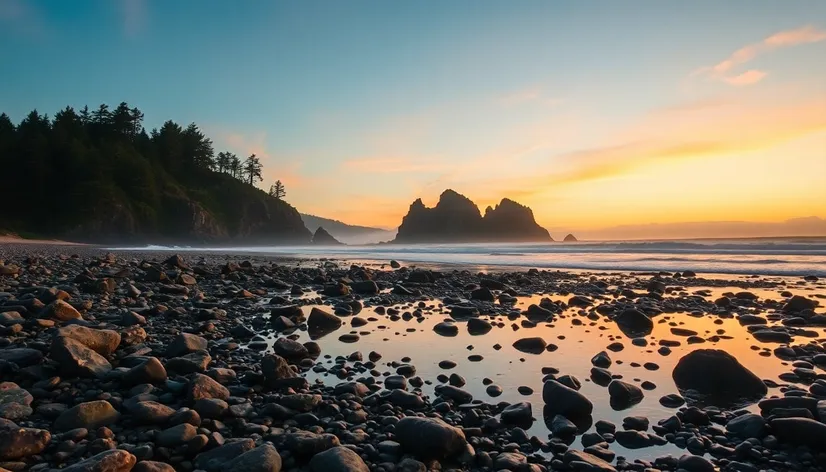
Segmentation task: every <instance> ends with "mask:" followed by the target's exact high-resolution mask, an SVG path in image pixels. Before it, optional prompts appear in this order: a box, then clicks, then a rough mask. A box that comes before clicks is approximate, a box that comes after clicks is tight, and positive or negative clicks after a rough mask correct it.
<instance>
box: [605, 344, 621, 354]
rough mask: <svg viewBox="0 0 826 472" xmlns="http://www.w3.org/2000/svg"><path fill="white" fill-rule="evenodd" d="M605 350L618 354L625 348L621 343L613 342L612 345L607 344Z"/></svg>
mask: <svg viewBox="0 0 826 472" xmlns="http://www.w3.org/2000/svg"><path fill="white" fill-rule="evenodd" d="M606 349H608V350H609V351H611V352H620V351H622V350H623V349H625V346H624V345H623V344H622V343H621V342H613V343H611V344H609V345H608V346H607V347H606Z"/></svg>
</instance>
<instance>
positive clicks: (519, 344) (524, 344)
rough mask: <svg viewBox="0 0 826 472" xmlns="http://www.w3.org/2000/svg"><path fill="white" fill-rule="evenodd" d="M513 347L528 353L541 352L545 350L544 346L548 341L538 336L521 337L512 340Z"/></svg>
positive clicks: (546, 345)
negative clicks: (514, 340)
mask: <svg viewBox="0 0 826 472" xmlns="http://www.w3.org/2000/svg"><path fill="white" fill-rule="evenodd" d="M513 347H514V349H516V350H517V351H520V352H525V353H528V354H542V353H543V352H545V348H546V347H548V343H546V342H545V340H544V339H542V338H538V337H534V338H522V339H518V340H517V341H516V342H514V343H513Z"/></svg>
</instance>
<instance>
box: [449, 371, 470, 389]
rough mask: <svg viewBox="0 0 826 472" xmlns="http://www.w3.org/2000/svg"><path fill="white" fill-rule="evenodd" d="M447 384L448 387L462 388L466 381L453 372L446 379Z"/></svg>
mask: <svg viewBox="0 0 826 472" xmlns="http://www.w3.org/2000/svg"><path fill="white" fill-rule="evenodd" d="M447 382H448V383H449V384H450V385H453V386H454V387H459V388H461V387H464V386H465V384H467V381H466V380H465V378H464V377H462V376H461V375H459V374H457V373H455V372H454V373H452V374H450V377H448V380H447Z"/></svg>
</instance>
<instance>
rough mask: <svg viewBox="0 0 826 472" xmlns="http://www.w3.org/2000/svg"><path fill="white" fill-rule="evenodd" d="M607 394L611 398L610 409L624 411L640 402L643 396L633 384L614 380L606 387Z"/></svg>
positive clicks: (639, 389) (640, 390)
mask: <svg viewBox="0 0 826 472" xmlns="http://www.w3.org/2000/svg"><path fill="white" fill-rule="evenodd" d="M608 394H609V395H610V397H611V400H610V402H611V408H613V409H615V410H624V409H626V408H630V407H632V406H633V405H636V404H637V403H639V402H641V401H642V399H643V397H644V396H645V395H644V394H643V392H642V389H641V388H639V387H637V386H636V385H634V384H631V383H628V382H624V381H622V380H618V379H614V380H613V381H611V383H610V384H609V385H608Z"/></svg>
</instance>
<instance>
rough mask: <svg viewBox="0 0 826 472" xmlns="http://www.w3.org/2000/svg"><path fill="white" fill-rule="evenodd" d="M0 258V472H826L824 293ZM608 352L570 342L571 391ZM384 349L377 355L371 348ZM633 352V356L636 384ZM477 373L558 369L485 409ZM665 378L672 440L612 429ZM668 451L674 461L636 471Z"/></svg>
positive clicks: (586, 279) (667, 282) (810, 286)
mask: <svg viewBox="0 0 826 472" xmlns="http://www.w3.org/2000/svg"><path fill="white" fill-rule="evenodd" d="M73 254H74V255H73ZM0 259H2V264H0V380H1V381H0V472H2V471H3V470H15V471H16V470H33V471H44V470H52V469H61V470H67V471H129V470H133V471H140V472H150V471H167V470H182V471H195V470H198V471H200V470H203V471H207V472H218V471H223V470H232V471H233V472H246V471H276V472H277V471H280V470H284V471H293V470H296V471H298V470H305V471H313V472H326V471H367V470H374V471H386V472H391V471H398V472H414V471H415V472H418V471H425V470H479V471H483V470H485V471H486V470H490V471H494V470H511V471H520V472H522V471H545V470H586V471H614V470H634V471H655V470H664V471H676V470H684V471H688V472H695V471H696V472H705V471H713V470H718V469H719V470H727V471H729V470H730V471H758V470H777V471H783V470H826V452H824V451H826V424H824V422H826V374H825V373H824V370H823V368H824V366H826V346H824V331H823V327H824V326H826V315H825V314H824V310H823V308H822V306H823V304H824V303H823V302H822V301H819V300H822V299H824V298H826V286H824V283H823V281H822V280H817V278H815V277H808V278H806V279H803V278H797V279H795V280H788V279H778V278H771V279H767V278H759V277H755V278H738V279H737V280H733V279H732V280H723V279H720V278H704V277H702V274H700V275H699V276H698V274H693V273H688V272H685V273H678V274H619V273H601V274H600V273H591V274H579V273H570V272H559V271H540V270H530V271H524V272H501V273H500V272H497V273H495V274H477V273H471V272H469V271H461V270H443V271H435V270H418V269H410V268H407V267H402V264H398V263H395V262H393V263H391V262H388V263H387V264H386V265H384V264H382V265H376V266H356V265H349V264H346V263H343V262H342V261H337V262H333V261H313V262H309V263H308V262H303V263H300V264H299V263H297V261H291V260H284V259H279V260H275V259H273V258H266V257H257V256H226V255H216V254H187V255H186V256H185V257H181V256H178V255H170V254H169V253H155V254H152V253H145V254H144V253H130V252H121V253H116V254H107V253H105V252H103V251H101V250H99V249H96V248H93V247H57V246H29V245H20V244H15V245H11V246H3V247H0ZM718 289H719V290H721V291H723V290H727V289H731V291H726V292H725V293H721V294H718V293H716V291H717V290H718ZM768 292H772V293H776V294H777V296H776V297H769V296H767V295H764V294H765V293H768ZM525 300H530V301H531V302H530V303H529V304H527V305H526V306H525V307H524V308H520V307H521V306H522V305H520V303H526V302H525ZM534 301H535V302H534ZM699 320H703V321H706V322H708V323H709V324H711V325H718V326H724V325H723V323H733V324H734V325H736V326H739V327H741V328H742V332H738V334H737V336H748V337H749V338H748V342H749V343H752V344H753V346H752V350H753V351H755V352H756V353H757V354H756V355H760V356H762V358H765V359H766V360H767V361H769V360H772V361H776V362H775V365H776V367H777V368H779V369H783V373H782V374H780V375H779V376H778V378H777V379H766V378H761V376H758V375H756V374H755V373H754V372H752V371H751V370H749V368H747V367H746V366H745V365H743V364H742V363H741V361H743V359H742V358H741V356H739V355H733V354H730V353H728V352H727V346H730V345H731V344H725V343H726V342H735V341H737V340H732V338H733V337H737V336H734V335H733V334H729V333H728V332H726V331H725V330H724V329H722V328H720V329H717V330H716V331H710V330H705V331H703V330H701V329H698V328H697V327H696V326H695V325H694V324H693V323H695V321H696V322H697V323H699ZM725 326H729V325H728V324H726V325H725ZM563 327H564V331H563ZM662 329H665V330H667V331H668V333H669V336H668V337H667V338H665V337H662V336H659V335H658V333H659V332H660V330H662ZM393 331H395V333H394V332H393ZM600 331H603V332H605V333H608V334H606V335H605V336H604V337H603V338H600V339H601V341H598V342H603V344H596V345H594V344H592V343H584V342H583V343H581V344H587V346H585V347H583V348H582V349H587V351H586V352H590V353H591V354H590V355H588V357H587V358H586V362H587V363H588V364H589V365H590V371H588V372H569V371H566V370H565V365H567V364H565V360H564V359H563V358H562V357H561V356H568V355H570V354H569V353H568V352H567V351H566V350H567V349H569V348H568V346H569V345H568V344H565V343H566V342H567V341H568V340H567V339H566V337H567V338H571V337H575V336H576V334H575V333H583V335H584V333H589V336H594V333H599V332H600ZM721 331H723V332H721ZM652 332H653V333H654V334H652ZM417 333H419V334H417ZM407 334H409V335H410V336H414V335H419V336H421V338H417V339H424V337H425V336H427V337H428V339H435V340H436V341H435V342H434V345H441V346H444V345H445V344H447V345H450V343H451V342H453V341H451V339H456V340H459V339H461V340H464V339H465V336H474V338H473V339H474V340H476V342H475V343H474V344H471V345H468V346H467V348H465V346H464V343H461V344H460V343H459V341H455V344H454V345H453V347H452V348H451V350H450V351H444V352H452V353H453V355H452V356H451V357H450V358H438V359H430V358H429V357H428V354H427V353H426V352H422V349H418V350H411V352H407V353H398V352H397V351H396V350H395V349H393V346H392V345H393V343H394V342H395V341H394V340H398V339H401V337H403V336H405V335H407ZM505 335H508V336H511V335H512V336H515V338H510V337H508V338H505ZM382 336H383V337H384V339H382V340H381V341H386V342H385V343H384V345H385V346H387V349H381V350H380V349H378V348H374V347H375V346H379V345H380V344H379V342H380V340H379V339H378V338H381V337H382ZM500 336H501V338H500ZM600 336H602V334H600ZM490 339H496V340H497V341H499V342H497V344H495V345H494V346H492V348H486V349H488V350H484V349H483V346H482V345H483V344H493V343H492V342H487V341H486V340H490ZM500 339H508V341H507V342H508V344H504V342H503V341H500ZM511 339H513V342H511ZM588 339H592V338H588ZM500 343H502V344H504V345H500ZM701 344H702V346H700V345H701ZM405 346H406V345H405ZM689 346H690V350H689V349H688V347H689ZM345 349H346V350H345ZM491 349H492V350H491ZM633 349H643V350H644V351H639V352H645V353H646V354H645V357H644V358H639V359H636V360H637V362H638V364H637V365H636V366H634V365H633V364H634V363H635V362H630V364H631V366H629V365H628V364H629V363H627V362H626V363H623V362H622V359H620V358H621V357H622V356H623V355H625V354H626V353H630V352H632V350H633ZM435 352H437V351H435V350H434V354H433V355H437V354H435ZM438 352H442V351H438ZM483 352H484V353H485V355H484V356H483V355H482V353H483ZM489 352H490V353H493V355H495V356H501V357H502V358H503V359H505V358H506V359H508V360H507V362H510V363H512V364H513V365H514V366H519V365H531V366H532V365H534V364H532V363H538V362H546V363H547V364H543V366H542V367H541V369H538V370H537V371H536V372H535V375H533V376H532V377H533V378H530V379H527V378H525V379H523V378H519V379H517V380H518V381H519V382H523V383H521V384H519V385H518V387H517V386H515V387H514V388H512V389H510V388H509V387H507V386H506V387H504V388H503V387H502V386H500V385H498V384H497V382H495V381H494V380H495V379H499V378H503V377H502V376H503V375H505V374H503V373H501V372H494V371H490V372H484V373H483V374H482V375H480V378H481V377H484V379H483V380H481V382H480V385H477V386H475V387H474V386H472V385H471V384H472V383H474V382H475V377H472V375H475V374H471V370H470V368H469V367H467V366H469V365H474V364H475V363H478V362H487V361H491V362H492V361H494V359H491V357H492V356H491V354H488V353H489ZM634 352H636V351H634ZM333 353H338V354H333ZM343 353H346V354H343ZM672 353H673V354H672ZM463 357H466V358H467V361H465V360H463V359H462V358H463ZM412 358H416V359H425V358H426V359H427V362H431V361H432V363H433V364H435V365H434V366H432V367H428V366H426V365H424V364H425V362H424V360H422V361H418V360H417V361H416V362H414V361H413V360H412ZM483 358H485V359H483ZM500 362H504V361H502V360H501V359H500ZM666 362H668V363H673V364H674V365H673V367H672V370H671V371H670V372H667V373H666V374H665V377H662V378H666V379H671V380H670V382H671V383H672V385H674V386H675V388H674V390H673V391H669V392H668V393H665V394H661V395H658V396H657V401H658V403H659V405H661V411H660V412H661V413H662V415H661V416H662V418H661V419H655V420H654V421H652V419H651V418H649V417H647V416H642V415H630V414H629V415H626V416H624V417H622V419H621V421H613V422H612V421H608V420H606V419H605V418H604V412H606V411H613V412H623V411H634V410H633V407H634V406H635V405H638V404H640V402H648V401H649V400H650V398H648V397H651V396H652V395H655V393H653V392H652V391H655V389H657V388H658V387H660V389H661V390H662V389H663V388H665V387H664V386H663V385H659V386H658V385H655V384H654V382H651V381H646V380H644V379H643V375H644V374H639V378H632V377H630V376H624V375H622V374H619V373H618V372H619V371H621V369H626V368H630V367H634V368H639V370H640V372H645V373H651V374H652V375H654V373H655V372H660V371H663V370H665V369H666V365H667V364H666ZM457 365H458V368H457ZM478 365H482V364H478ZM491 365H494V364H491ZM495 365H497V366H498V365H508V364H495ZM669 366H670V365H669ZM417 367H418V371H417ZM560 367H561V368H560ZM488 368H489V369H493V367H488ZM505 368H507V367H505ZM514 368H515V367H514ZM434 369H435V370H434ZM463 369H465V370H463ZM496 370H503V368H498V367H497V369H496ZM437 371H438V372H441V373H439V374H438V375H433V376H430V375H427V373H432V372H437ZM497 376H498V377H497ZM658 382H659V383H662V381H661V380H659V378H658ZM503 390H504V391H505V392H504V393H505V395H503ZM510 390H513V391H512V392H511V391H510ZM477 392H481V393H477ZM588 392H604V394H600V396H598V397H597V396H595V395H592V394H590V393H588ZM586 393H587V394H586ZM500 395H503V396H502V398H505V397H508V398H513V397H512V396H509V395H518V396H521V397H522V398H524V401H511V402H504V401H499V400H498V399H497V397H499V396H500ZM608 403H610V405H608ZM609 407H610V408H609ZM620 414H621V413H620ZM537 425H538V426H537ZM537 427H539V428H544V429H542V433H543V434H535V432H536V431H537ZM529 431H530V433H529ZM665 445H668V446H670V447H672V448H673V449H672V450H679V451H680V453H679V454H672V453H665V454H663V455H659V456H657V457H654V458H651V459H643V458H641V457H633V456H632V455H631V453H632V452H633V451H637V450H646V449H648V448H656V447H659V446H665ZM616 451H620V452H621V454H618V453H617V452H616Z"/></svg>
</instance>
